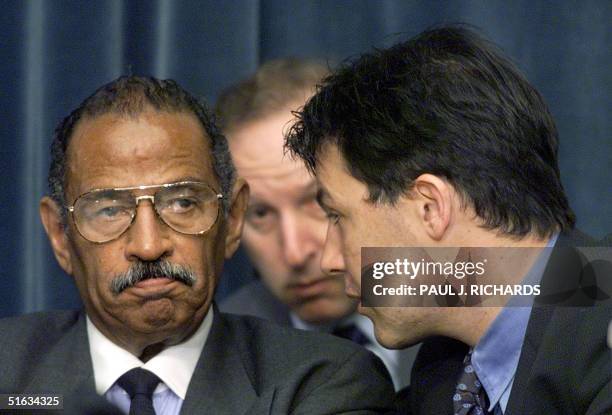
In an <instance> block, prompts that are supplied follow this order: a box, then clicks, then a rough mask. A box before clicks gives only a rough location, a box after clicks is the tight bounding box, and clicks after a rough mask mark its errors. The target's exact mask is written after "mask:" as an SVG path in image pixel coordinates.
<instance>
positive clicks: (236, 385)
mask: <svg viewBox="0 0 612 415" xmlns="http://www.w3.org/2000/svg"><path fill="white" fill-rule="evenodd" d="M246 335H248V333H242V336H246ZM238 342H239V340H238V339H237V334H236V333H234V331H233V330H232V327H231V326H230V325H229V324H228V322H227V321H226V320H225V318H224V317H223V315H222V314H221V313H219V311H218V310H217V309H216V308H215V314H214V320H213V325H212V328H211V330H210V333H209V335H208V339H207V340H206V345H205V346H204V350H203V351H202V354H201V356H200V359H199V361H198V364H197V366H196V369H195V371H194V373H193V376H192V378H191V382H190V383H189V387H188V389H187V395H186V397H185V401H184V402H183V407H182V410H181V414H183V415H191V414H194V415H195V414H202V413H214V414H216V413H231V414H244V413H245V412H246V411H247V410H248V409H249V408H250V407H251V406H252V405H253V403H254V402H255V400H256V399H257V392H256V390H255V386H254V384H255V383H254V375H253V373H254V372H253V368H252V367H250V366H249V363H248V362H247V361H246V360H245V359H244V356H243V354H242V352H241V350H240V347H239V343H238ZM237 397H239V398H237Z"/></svg>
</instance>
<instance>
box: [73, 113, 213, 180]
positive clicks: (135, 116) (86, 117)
mask: <svg viewBox="0 0 612 415" xmlns="http://www.w3.org/2000/svg"><path fill="white" fill-rule="evenodd" d="M147 115H154V116H155V115H184V116H187V117H189V118H191V119H192V121H194V125H196V126H197V128H198V130H199V133H200V134H201V137H202V138H203V139H204V140H205V141H206V147H205V151H206V160H207V163H208V166H207V167H209V168H210V170H211V172H212V173H213V176H214V177H215V180H216V181H217V182H218V184H220V178H219V177H217V174H216V173H215V168H214V155H213V142H212V138H211V137H210V136H209V134H208V133H207V132H206V128H205V127H204V125H202V122H201V121H200V119H199V118H198V116H197V115H196V114H195V113H193V111H190V110H189V109H188V108H184V109H176V110H173V109H165V108H163V109H157V108H154V107H153V106H150V105H149V106H145V107H143V108H142V109H141V110H140V111H138V112H133V111H130V112H125V111H118V110H109V111H106V112H103V113H97V114H95V113H94V114H88V113H84V114H83V116H82V117H81V118H80V119H79V121H78V122H77V123H76V124H75V126H74V128H73V130H72V132H71V134H70V136H69V137H68V141H67V143H66V151H65V157H66V159H65V166H66V170H65V176H64V183H65V185H66V187H70V185H69V181H68V174H69V172H70V171H71V170H72V169H71V165H72V157H73V153H74V152H75V151H77V150H76V149H75V148H74V145H73V144H72V142H73V140H74V138H75V137H76V136H77V135H79V136H80V134H79V131H80V129H82V128H83V125H84V124H86V123H88V122H92V121H95V120H98V119H100V118H104V117H112V118H116V119H117V120H118V121H119V122H129V121H137V120H139V119H142V118H143V117H145V116H147Z"/></svg>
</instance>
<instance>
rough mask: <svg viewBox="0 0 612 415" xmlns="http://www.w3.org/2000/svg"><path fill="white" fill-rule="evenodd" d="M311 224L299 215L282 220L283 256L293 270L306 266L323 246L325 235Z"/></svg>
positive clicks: (286, 216) (288, 216)
mask: <svg viewBox="0 0 612 415" xmlns="http://www.w3.org/2000/svg"><path fill="white" fill-rule="evenodd" d="M311 222H312V221H308V220H307V219H306V218H300V217H299V216H298V215H285V216H283V217H282V218H281V238H282V241H281V243H282V250H283V256H284V257H285V261H286V263H287V264H288V265H289V266H291V267H292V268H301V267H304V266H306V265H307V263H308V261H311V260H312V259H313V258H315V257H316V256H317V254H318V252H319V251H320V250H321V248H322V246H323V240H324V234H323V232H319V230H318V229H317V225H316V224H313V223H311Z"/></svg>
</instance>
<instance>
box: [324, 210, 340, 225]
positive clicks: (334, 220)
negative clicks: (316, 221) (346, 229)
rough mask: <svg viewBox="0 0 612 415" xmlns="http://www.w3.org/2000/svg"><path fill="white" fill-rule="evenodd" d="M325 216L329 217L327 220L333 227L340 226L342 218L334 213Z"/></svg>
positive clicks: (327, 213)
mask: <svg viewBox="0 0 612 415" xmlns="http://www.w3.org/2000/svg"><path fill="white" fill-rule="evenodd" d="M325 216H326V217H327V220H328V221H329V222H330V223H331V224H333V225H336V224H338V221H339V220H340V216H339V215H338V214H337V213H334V212H326V213H325Z"/></svg>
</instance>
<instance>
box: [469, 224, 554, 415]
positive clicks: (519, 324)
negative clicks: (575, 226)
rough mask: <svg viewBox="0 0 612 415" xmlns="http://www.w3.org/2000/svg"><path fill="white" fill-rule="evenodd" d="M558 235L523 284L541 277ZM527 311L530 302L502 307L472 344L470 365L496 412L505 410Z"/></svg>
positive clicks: (523, 333)
mask: <svg viewBox="0 0 612 415" xmlns="http://www.w3.org/2000/svg"><path fill="white" fill-rule="evenodd" d="M557 238H558V234H555V235H553V237H552V238H551V239H550V240H549V241H548V244H547V245H546V248H545V249H543V250H542V252H541V253H540V256H539V257H538V258H537V260H536V261H535V263H534V265H533V266H532V267H531V269H530V270H529V272H528V273H527V274H526V276H525V278H524V279H523V283H524V284H537V283H539V282H540V281H541V280H542V275H543V274H544V270H545V268H546V264H547V263H548V259H549V258H550V254H551V249H550V248H552V247H554V246H555V243H556V242H557ZM532 300H533V299H532ZM510 301H512V299H511V300H510ZM530 315H531V305H529V306H512V305H510V306H506V307H504V308H503V310H502V311H501V312H500V313H499V315H498V316H497V318H496V319H495V320H494V321H493V323H492V324H491V326H490V327H489V329H488V330H487V331H486V333H485V334H484V336H483V337H482V338H481V339H480V341H479V342H478V344H477V345H476V347H474V351H473V353H472V366H474V369H475V371H476V375H477V376H478V379H479V380H480V382H481V383H482V386H483V387H484V389H485V391H486V392H487V396H488V397H489V402H490V406H489V408H488V410H489V412H492V413H493V414H495V415H502V414H503V413H504V412H505V411H506V407H507V405H508V399H509V398H510V392H511V391H512V385H513V383H514V376H515V374H516V369H517V368H518V363H519V358H520V356H521V350H522V348H523V340H524V339H525V332H526V331H527V324H528V323H529V316H530Z"/></svg>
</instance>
